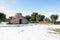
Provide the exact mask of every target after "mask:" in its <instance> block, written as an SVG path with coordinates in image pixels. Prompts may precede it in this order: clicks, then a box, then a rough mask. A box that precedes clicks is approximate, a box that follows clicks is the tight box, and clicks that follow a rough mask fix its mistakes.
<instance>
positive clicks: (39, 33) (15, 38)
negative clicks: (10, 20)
mask: <svg viewBox="0 0 60 40" xmlns="http://www.w3.org/2000/svg"><path fill="white" fill-rule="evenodd" d="M19 26H20V27H19ZM59 26H60V25H43V24H22V25H0V40H60V35H59V34H50V33H48V28H60V27H59Z"/></svg>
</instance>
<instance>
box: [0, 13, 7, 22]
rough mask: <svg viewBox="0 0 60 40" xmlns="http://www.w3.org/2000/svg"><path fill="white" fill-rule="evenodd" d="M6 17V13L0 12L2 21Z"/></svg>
mask: <svg viewBox="0 0 60 40" xmlns="http://www.w3.org/2000/svg"><path fill="white" fill-rule="evenodd" d="M5 19H6V15H5V14H4V13H1V12H0V22H1V21H4V20H5Z"/></svg>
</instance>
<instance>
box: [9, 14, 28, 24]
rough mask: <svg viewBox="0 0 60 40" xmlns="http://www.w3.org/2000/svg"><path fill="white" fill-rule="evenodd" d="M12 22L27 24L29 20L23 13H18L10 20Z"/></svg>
mask: <svg viewBox="0 0 60 40" xmlns="http://www.w3.org/2000/svg"><path fill="white" fill-rule="evenodd" d="M10 23H12V24H27V23H28V20H27V19H25V18H24V17H23V16H22V14H21V13H16V14H15V16H13V18H12V19H11V20H10Z"/></svg>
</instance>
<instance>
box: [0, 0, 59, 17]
mask: <svg viewBox="0 0 60 40" xmlns="http://www.w3.org/2000/svg"><path fill="white" fill-rule="evenodd" d="M0 12H4V13H5V14H6V15H7V17H9V16H12V15H14V14H16V13H17V12H21V13H22V15H31V13H32V12H38V13H39V14H44V15H45V16H49V15H51V14H58V15H60V0H0Z"/></svg>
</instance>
